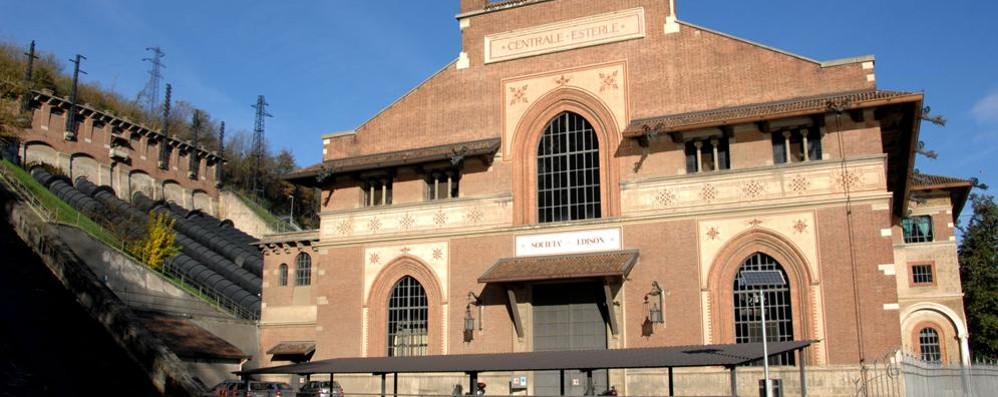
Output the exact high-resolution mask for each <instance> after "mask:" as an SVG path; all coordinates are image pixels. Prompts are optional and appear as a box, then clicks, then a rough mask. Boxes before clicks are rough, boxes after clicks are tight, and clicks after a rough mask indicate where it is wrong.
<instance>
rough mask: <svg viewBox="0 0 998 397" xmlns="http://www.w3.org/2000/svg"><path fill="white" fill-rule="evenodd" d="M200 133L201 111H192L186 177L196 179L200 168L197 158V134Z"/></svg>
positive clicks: (199, 160) (199, 161)
mask: <svg viewBox="0 0 998 397" xmlns="http://www.w3.org/2000/svg"><path fill="white" fill-rule="evenodd" d="M200 132H201V111H200V110H197V109H194V117H193V118H192V119H191V149H190V152H188V154H187V158H188V161H187V170H188V171H187V177H188V178H191V179H198V171H199V169H200V168H201V159H199V158H198V134H199V133H200Z"/></svg>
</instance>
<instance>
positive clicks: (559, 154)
mask: <svg viewBox="0 0 998 397" xmlns="http://www.w3.org/2000/svg"><path fill="white" fill-rule="evenodd" d="M599 168H600V166H599V141H598V139H597V138H596V132H595V130H593V126H592V125H590V124H589V121H586V119H585V118H583V117H582V116H579V115H577V114H575V113H570V112H564V113H561V114H559V115H558V116H556V117H555V118H554V119H553V120H551V122H550V123H548V125H547V127H546V128H545V129H544V134H543V135H541V139H540V142H539V143H538V144H537V221H538V222H539V223H545V222H558V221H571V220H576V219H593V218H599V217H600V216H601V213H600V212H601V210H602V209H601V208H600V169H599Z"/></svg>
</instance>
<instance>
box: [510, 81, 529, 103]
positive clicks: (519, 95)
mask: <svg viewBox="0 0 998 397" xmlns="http://www.w3.org/2000/svg"><path fill="white" fill-rule="evenodd" d="M509 92H510V94H512V96H513V99H510V100H509V104H510V105H511V106H512V105H516V104H517V103H520V102H523V103H527V102H529V101H528V100H527V85H526V84H524V85H523V87H519V88H517V87H509Z"/></svg>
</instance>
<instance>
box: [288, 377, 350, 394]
mask: <svg viewBox="0 0 998 397" xmlns="http://www.w3.org/2000/svg"><path fill="white" fill-rule="evenodd" d="M298 396H300V397H343V388H342V387H340V384H339V382H337V381H328V380H313V381H310V382H308V383H306V384H305V386H302V388H301V390H299V391H298Z"/></svg>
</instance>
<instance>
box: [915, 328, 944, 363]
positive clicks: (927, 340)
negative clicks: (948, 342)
mask: <svg viewBox="0 0 998 397" xmlns="http://www.w3.org/2000/svg"><path fill="white" fill-rule="evenodd" d="M918 352H919V354H920V355H921V357H922V361H926V362H930V363H938V362H941V361H942V349H941V348H940V347H939V331H936V329H935V328H932V327H925V328H922V329H921V330H920V331H918Z"/></svg>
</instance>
